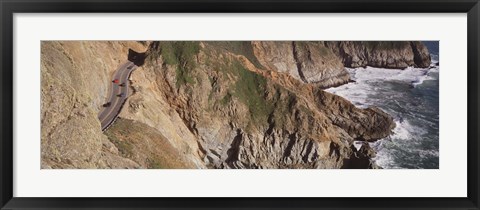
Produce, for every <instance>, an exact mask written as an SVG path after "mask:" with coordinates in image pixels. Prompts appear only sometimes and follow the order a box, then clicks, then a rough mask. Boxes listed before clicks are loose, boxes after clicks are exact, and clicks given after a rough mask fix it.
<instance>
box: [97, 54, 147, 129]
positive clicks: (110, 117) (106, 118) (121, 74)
mask: <svg viewBox="0 0 480 210" xmlns="http://www.w3.org/2000/svg"><path fill="white" fill-rule="evenodd" d="M137 67H138V66H137V65H135V64H134V63H133V62H131V61H127V62H125V63H124V64H122V65H120V66H119V67H118V69H117V70H116V71H115V73H114V75H113V78H112V80H111V81H109V82H110V84H111V88H110V91H109V96H108V101H106V102H105V104H108V103H110V104H109V105H108V106H105V105H104V106H103V107H102V109H101V110H100V113H99V114H98V119H99V120H100V123H101V125H102V131H105V130H106V129H107V128H108V127H109V126H110V125H111V124H112V123H113V122H115V120H116V119H117V117H118V114H119V113H120V111H121V110H122V107H123V104H125V101H126V100H127V98H128V96H129V82H130V81H129V80H128V78H129V77H130V74H131V73H132V72H133V70H135V69H136V68H137ZM114 80H118V83H115V82H113V81H114Z"/></svg>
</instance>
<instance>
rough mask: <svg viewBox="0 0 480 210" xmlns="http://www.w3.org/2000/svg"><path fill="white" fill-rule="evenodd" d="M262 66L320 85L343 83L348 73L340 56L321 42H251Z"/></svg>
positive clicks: (348, 76)
mask: <svg viewBox="0 0 480 210" xmlns="http://www.w3.org/2000/svg"><path fill="white" fill-rule="evenodd" d="M252 45H253V49H254V52H255V55H256V56H257V58H258V60H259V61H260V62H261V63H262V65H263V66H265V67H268V68H269V69H271V70H275V71H278V72H286V73H288V74H290V75H291V76H292V77H293V78H295V79H298V80H301V81H303V82H304V83H312V84H316V85H317V86H319V87H323V88H326V87H331V86H337V85H341V84H345V83H347V82H348V81H349V80H350V75H349V74H348V72H347V71H346V70H345V68H344V67H343V65H342V63H341V60H340V59H339V58H338V57H337V56H336V55H335V54H334V53H333V52H332V51H331V50H330V49H329V48H327V47H325V45H324V44H323V42H302V41H294V42H271V41H260V42H252Z"/></svg>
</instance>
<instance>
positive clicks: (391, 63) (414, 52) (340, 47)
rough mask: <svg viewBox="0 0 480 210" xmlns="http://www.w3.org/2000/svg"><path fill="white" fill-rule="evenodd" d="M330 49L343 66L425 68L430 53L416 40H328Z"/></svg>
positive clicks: (428, 63)
mask: <svg viewBox="0 0 480 210" xmlns="http://www.w3.org/2000/svg"><path fill="white" fill-rule="evenodd" d="M325 46H326V47H327V48H329V49H331V50H332V51H333V52H334V53H335V54H336V55H337V56H338V57H339V58H340V59H341V61H342V63H343V65H344V66H345V67H351V68H356V67H366V66H373V67H380V68H397V69H399V68H406V67H409V66H415V67H420V68H426V67H428V66H429V65H430V54H429V52H428V49H427V48H426V47H425V45H424V44H423V43H421V42H418V41H328V42H325Z"/></svg>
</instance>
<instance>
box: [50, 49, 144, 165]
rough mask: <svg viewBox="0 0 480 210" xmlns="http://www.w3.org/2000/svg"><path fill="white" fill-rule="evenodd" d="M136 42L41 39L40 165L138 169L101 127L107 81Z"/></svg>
mask: <svg viewBox="0 0 480 210" xmlns="http://www.w3.org/2000/svg"><path fill="white" fill-rule="evenodd" d="M128 48H133V49H137V50H142V49H145V48H146V46H142V45H140V44H138V43H135V42H68V41H62V42H54V41H43V42H42V43H41V155H42V157H41V160H42V163H41V166H42V168H138V167H140V166H139V165H138V164H137V163H135V162H134V161H131V160H129V159H127V158H124V157H122V156H120V155H119V154H118V149H117V148H116V147H115V145H113V144H112V143H111V142H110V141H109V140H108V138H107V137H106V136H105V135H103V133H102V131H101V130H100V129H99V126H100V122H99V121H98V118H97V114H98V111H99V110H100V107H101V105H102V103H104V100H105V97H106V95H107V91H108V85H109V83H108V81H110V78H111V74H113V72H114V71H115V69H116V68H117V67H118V65H119V64H120V63H121V62H123V61H124V60H123V59H124V57H125V55H126V53H127V50H128Z"/></svg>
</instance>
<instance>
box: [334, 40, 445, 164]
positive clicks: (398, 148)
mask: <svg viewBox="0 0 480 210" xmlns="http://www.w3.org/2000/svg"><path fill="white" fill-rule="evenodd" d="M424 43H425V44H426V45H427V47H428V48H429V51H430V53H431V57H432V64H431V66H430V67H429V68H424V69H423V68H413V67H409V68H407V69H404V70H402V69H382V68H373V67H366V68H354V69H347V70H348V71H349V73H350V75H351V77H352V79H353V80H355V82H352V83H348V84H345V85H342V86H339V87H335V88H329V89H327V90H326V91H328V92H331V93H334V94H337V95H340V96H342V97H344V98H346V99H348V100H350V101H351V102H352V103H353V104H355V105H356V106H357V107H361V108H366V107H369V106H376V107H379V108H380V109H382V110H383V111H385V112H387V113H389V114H390V115H391V116H392V117H393V118H394V121H395V123H396V127H395V129H394V130H393V132H394V133H393V134H392V135H390V136H389V137H387V138H384V139H381V140H379V141H377V142H374V143H370V146H371V147H372V148H374V149H375V150H376V152H377V155H376V157H375V158H374V161H375V162H376V164H377V165H379V166H381V167H382V168H387V169H396V168H399V169H402V168H408V169H438V168H439V130H438V128H439V100H438V98H439V65H436V64H439V56H438V42H424Z"/></svg>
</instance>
